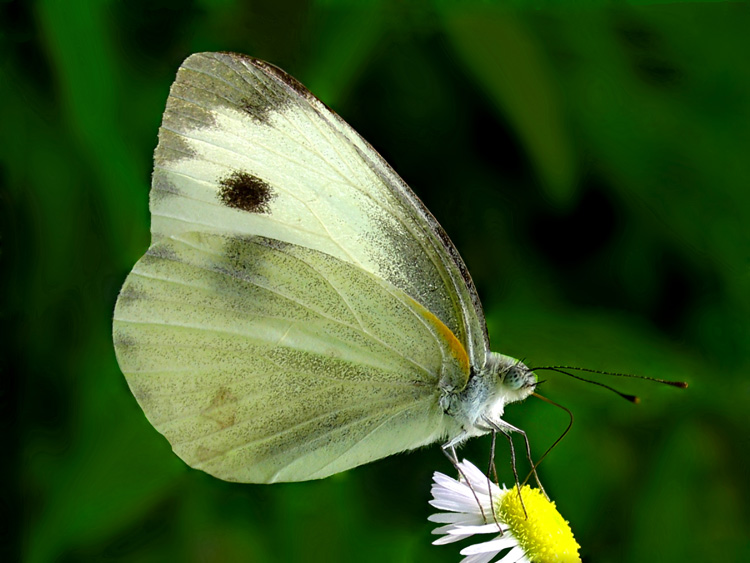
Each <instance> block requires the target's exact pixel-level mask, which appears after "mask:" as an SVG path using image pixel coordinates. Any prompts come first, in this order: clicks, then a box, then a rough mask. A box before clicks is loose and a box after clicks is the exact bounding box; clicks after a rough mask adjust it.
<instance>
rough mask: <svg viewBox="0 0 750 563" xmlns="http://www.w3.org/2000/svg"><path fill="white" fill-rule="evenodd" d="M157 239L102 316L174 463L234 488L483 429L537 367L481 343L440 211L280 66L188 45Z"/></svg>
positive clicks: (170, 114) (164, 159) (158, 202)
mask: <svg viewBox="0 0 750 563" xmlns="http://www.w3.org/2000/svg"><path fill="white" fill-rule="evenodd" d="M154 161H155V164H154V174H153V184H152V190H151V216H152V223H151V233H152V244H151V247H150V248H149V249H148V252H147V253H146V254H145V255H144V256H143V257H142V258H141V259H140V260H139V261H138V263H137V264H136V265H135V267H134V268H133V271H132V272H131V273H130V275H129V276H128V278H127V280H126V281H125V284H124V286H123V288H122V291H121V293H120V296H119V298H118V301H117V306H116V309H115V315H114V342H115V349H116V352H117V359H118V362H119V364H120V367H121V368H122V371H123V372H124V374H125V376H126V378H127V381H128V384H129V386H130V388H131V390H132V392H133V394H134V395H135V397H136V398H137V400H138V402H139V404H140V405H141V407H142V408H143V410H144V412H145V413H146V416H147V417H148V419H149V420H150V421H151V423H152V424H153V425H154V427H155V428H156V429H157V430H158V431H159V432H161V433H162V434H163V435H164V436H166V438H167V439H168V440H169V442H170V443H171V444H172V446H173V448H174V451H175V452H176V453H177V455H179V456H180V457H181V458H182V459H183V460H185V461H186V462H187V463H188V464H189V465H191V466H193V467H196V468H199V469H202V470H204V471H206V472H208V473H210V474H212V475H215V476H216V477H219V478H221V479H226V480H229V481H241V482H254V483H271V482H276V481H301V480H306V479H317V478H321V477H326V476H328V475H331V474H333V473H337V472H339V471H344V470H345V469H349V468H351V467H355V466H357V465H361V464H363V463H367V462H369V461H373V460H376V459H379V458H381V457H385V456H388V455H391V454H394V453H397V452H401V451H404V450H409V449H413V448H416V447H419V446H422V445H425V444H429V443H432V442H436V441H440V440H447V442H446V443H445V444H444V447H445V448H447V449H448V450H449V451H450V450H451V449H452V447H453V446H455V445H457V444H458V443H460V442H461V441H463V440H465V439H466V438H468V437H471V436H477V435H481V434H485V433H487V432H489V431H491V430H493V429H494V430H501V431H509V430H516V429H515V428H513V427H512V426H510V425H508V424H507V423H505V422H504V421H503V420H502V419H501V415H502V413H503V408H504V406H505V405H506V404H507V403H510V402H513V401H519V400H522V399H525V398H526V397H527V396H528V395H529V394H531V393H532V391H533V390H534V387H535V385H536V377H535V376H534V374H533V373H531V372H530V371H529V370H528V369H527V368H526V366H524V365H523V364H522V363H520V362H518V361H517V360H514V359H512V358H509V357H507V356H503V355H501V354H496V353H493V352H490V350H489V341H488V337H487V329H486V325H485V321H484V316H483V314H482V308H481V305H480V302H479V298H478V296H477V293H476V290H475V288H474V285H473V283H472V281H471V277H470V276H469V273H468V272H467V270H466V267H465V266H464V263H463V261H462V260H461V257H460V256H459V254H458V252H457V251H456V249H455V247H454V246H453V244H452V243H451V241H450V240H449V239H448V237H447V235H446V234H445V232H444V231H443V230H442V228H441V227H440V225H439V224H438V223H437V221H436V220H435V218H434V217H433V216H432V215H431V214H430V212H429V211H428V210H427V209H426V208H425V207H424V205H423V204H422V203H421V201H420V200H419V199H418V198H417V197H416V196H415V195H414V193H412V191H411V190H410V189H409V188H408V186H406V184H404V182H403V181H402V180H401V178H399V177H398V176H397V175H396V173H395V172H394V171H393V170H392V169H391V168H390V166H388V164H387V163H386V162H385V161H384V160H383V159H382V158H381V157H380V155H378V154H377V153H376V152H375V150H374V149H373V148H372V147H371V146H370V145H369V144H368V143H367V142H366V141H364V140H363V139H362V138H361V137H360V136H359V135H358V134H357V133H356V132H355V131H354V130H352V128H351V127H349V125H347V124H346V123H345V122H344V121H343V120H342V119H341V118H340V117H338V116H337V115H336V114H335V113H333V112H332V111H331V110H329V109H328V108H327V107H326V106H325V105H324V104H323V103H322V102H320V101H319V100H318V99H317V98H315V97H314V96H313V95H312V94H311V93H310V92H309V91H307V90H306V89H305V88H304V87H303V86H302V85H301V84H300V83H299V82H297V81H296V80H295V79H293V78H292V77H290V76H289V75H287V74H285V73H284V72H283V71H281V70H279V69H278V68H276V67H274V66H272V65H270V64H268V63H265V62H263V61H259V60H257V59H253V58H250V57H247V56H243V55H238V54H231V53H200V54H196V55H192V56H191V57H189V58H188V59H187V60H186V61H185V62H184V63H183V64H182V66H181V67H180V69H179V71H178V74H177V79H176V80H175V82H174V84H173V85H172V89H171V91H170V95H169V99H168V101H167V108H166V111H165V112H164V119H163V122H162V126H161V129H160V132H159V144H158V146H157V148H156V153H155V157H154Z"/></svg>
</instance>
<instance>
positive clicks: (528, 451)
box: [503, 421, 549, 499]
mask: <svg viewBox="0 0 750 563" xmlns="http://www.w3.org/2000/svg"><path fill="white" fill-rule="evenodd" d="M503 424H504V425H505V426H506V428H507V429H508V430H509V431H511V432H517V433H518V434H520V435H521V436H523V441H524V443H525V444H526V458H527V459H528V460H529V463H530V464H531V472H532V473H533V474H534V480H535V481H536V484H537V486H538V487H539V489H540V490H541V491H542V494H543V495H544V496H545V497H547V498H548V499H549V497H548V496H547V491H545V490H544V487H543V486H542V482H541V481H540V480H539V475H538V474H537V472H536V465H537V464H535V463H534V461H533V460H532V459H531V444H529V437H528V436H527V434H526V432H525V431H523V430H521V429H520V428H516V427H515V426H513V425H512V424H508V423H507V422H505V421H503ZM528 478H529V476H527V477H526V479H525V480H524V483H526V481H527V480H528Z"/></svg>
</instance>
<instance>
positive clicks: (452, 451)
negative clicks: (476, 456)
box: [440, 432, 502, 533]
mask: <svg viewBox="0 0 750 563" xmlns="http://www.w3.org/2000/svg"><path fill="white" fill-rule="evenodd" d="M465 438H466V432H461V434H459V435H458V436H456V437H455V438H452V439H451V440H449V441H447V442H446V443H445V444H443V445H442V446H440V449H441V450H443V453H444V454H445V456H446V457H447V458H448V459H449V460H450V462H451V463H452V464H453V467H455V468H456V471H458V474H459V475H460V476H461V478H462V479H463V480H464V482H465V483H466V484H467V485H469V489H471V494H472V495H474V500H475V501H477V506H478V507H479V512H481V513H482V520H483V521H484V522H485V524H486V523H488V522H489V520H488V519H487V516H486V515H485V513H484V509H483V508H482V503H481V502H479V497H478V496H477V493H476V491H475V490H474V487H472V486H471V481H469V479H468V478H467V477H466V474H465V473H464V472H463V470H462V469H461V466H460V465H459V464H458V455H457V454H456V445H457V444H460V443H461V442H463V441H464V439H465ZM493 513H494V507H493ZM495 522H497V519H495ZM500 533H502V530H500Z"/></svg>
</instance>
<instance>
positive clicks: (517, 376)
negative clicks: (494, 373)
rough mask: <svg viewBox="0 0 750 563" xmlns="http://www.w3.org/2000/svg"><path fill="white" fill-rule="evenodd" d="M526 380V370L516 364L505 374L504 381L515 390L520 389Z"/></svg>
mask: <svg viewBox="0 0 750 563" xmlns="http://www.w3.org/2000/svg"><path fill="white" fill-rule="evenodd" d="M525 382H526V376H525V374H524V372H523V371H522V370H520V369H518V367H516V366H511V367H510V368H508V370H507V371H506V372H505V374H504V375H503V383H504V384H505V386H506V387H510V388H511V389H513V390H516V389H520V388H521V387H523V386H524V384H525Z"/></svg>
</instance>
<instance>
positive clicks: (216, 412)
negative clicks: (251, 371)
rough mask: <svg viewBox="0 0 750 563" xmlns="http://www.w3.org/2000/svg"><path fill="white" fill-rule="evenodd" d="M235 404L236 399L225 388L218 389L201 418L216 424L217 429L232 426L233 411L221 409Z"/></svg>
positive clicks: (233, 419)
mask: <svg viewBox="0 0 750 563" xmlns="http://www.w3.org/2000/svg"><path fill="white" fill-rule="evenodd" d="M236 402H237V397H236V396H235V395H234V394H233V393H232V392H231V391H230V390H229V389H228V388H227V387H220V388H219V389H218V391H216V395H214V397H213V399H211V402H210V403H209V405H208V408H207V409H205V410H204V411H203V416H205V417H206V418H209V419H211V420H213V421H214V422H216V423H217V424H218V425H219V428H222V429H223V428H227V427H229V426H232V425H234V422H235V412H234V409H233V408H230V409H224V408H223V407H227V406H230V405H231V404H232V403H236Z"/></svg>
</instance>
